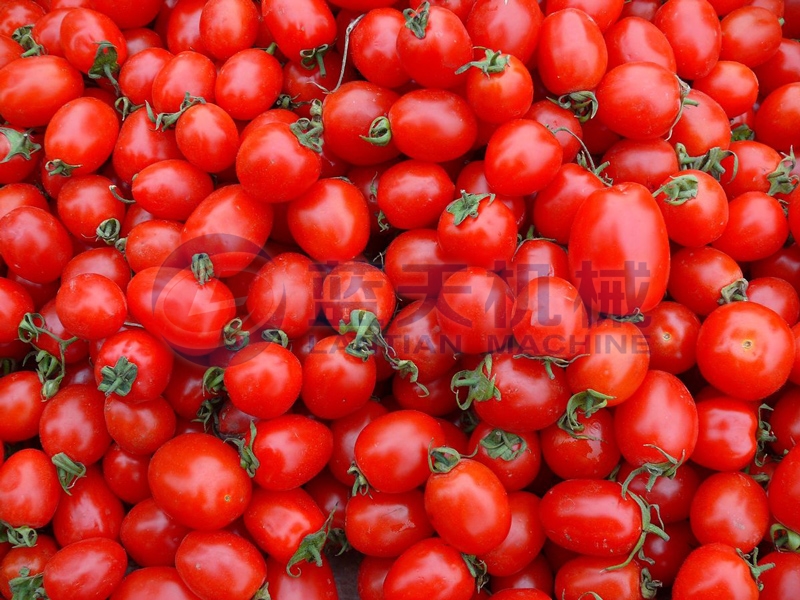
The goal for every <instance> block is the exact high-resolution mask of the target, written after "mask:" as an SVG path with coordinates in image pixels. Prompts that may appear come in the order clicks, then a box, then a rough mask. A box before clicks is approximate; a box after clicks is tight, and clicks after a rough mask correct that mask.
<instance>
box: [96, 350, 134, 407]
mask: <svg viewBox="0 0 800 600" xmlns="http://www.w3.org/2000/svg"><path fill="white" fill-rule="evenodd" d="M138 373H139V367H138V366H137V365H136V363H133V362H130V361H129V360H128V358H127V357H125V356H120V357H119V358H118V359H117V362H116V364H115V365H114V366H113V367H112V366H109V365H106V366H105V367H103V368H102V369H100V375H101V376H102V380H101V381H100V384H99V385H98V386H97V389H98V390H100V391H101V392H103V393H104V394H105V395H106V396H110V395H111V394H116V395H117V396H122V397H124V396H127V395H128V394H130V392H131V388H132V387H133V383H134V381H136V376H137V374H138Z"/></svg>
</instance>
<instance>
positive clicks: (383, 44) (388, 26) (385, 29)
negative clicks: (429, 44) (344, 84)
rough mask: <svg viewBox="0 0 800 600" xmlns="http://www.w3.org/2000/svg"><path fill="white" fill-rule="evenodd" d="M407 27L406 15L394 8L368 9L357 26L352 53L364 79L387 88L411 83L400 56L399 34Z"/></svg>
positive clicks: (352, 40) (354, 30)
mask: <svg viewBox="0 0 800 600" xmlns="http://www.w3.org/2000/svg"><path fill="white" fill-rule="evenodd" d="M404 26H405V19H404V18H403V13H402V12H400V11H399V10H397V9H396V8H392V7H385V8H384V7H380V8H373V9H371V10H369V11H368V12H367V13H366V14H365V15H364V18H363V19H362V20H361V21H360V22H359V23H358V24H357V25H356V26H355V29H353V32H352V34H351V36H350V51H351V53H352V57H353V64H354V65H355V67H356V68H357V69H358V72H359V73H361V74H362V75H363V76H364V79H366V80H367V81H369V82H372V83H374V84H376V85H381V86H384V87H387V88H397V87H399V86H401V85H403V84H405V83H408V81H409V79H410V77H409V75H408V73H406V72H405V69H403V66H402V65H401V64H400V58H399V56H398V55H397V34H398V33H399V32H400V30H401V29H402V28H403V27H404Z"/></svg>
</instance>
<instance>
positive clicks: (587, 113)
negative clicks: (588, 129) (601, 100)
mask: <svg viewBox="0 0 800 600" xmlns="http://www.w3.org/2000/svg"><path fill="white" fill-rule="evenodd" d="M550 101H551V102H555V103H556V104H557V105H558V106H560V107H561V108H563V109H565V110H568V111H570V112H571V113H572V114H574V115H575V118H576V119H578V121H580V122H581V123H586V121H588V120H589V119H593V118H594V116H595V115H596V114H597V108H598V106H599V104H598V102H597V96H595V95H594V92H590V91H582V92H571V93H569V94H564V95H562V96H559V97H558V98H556V99H553V98H550Z"/></svg>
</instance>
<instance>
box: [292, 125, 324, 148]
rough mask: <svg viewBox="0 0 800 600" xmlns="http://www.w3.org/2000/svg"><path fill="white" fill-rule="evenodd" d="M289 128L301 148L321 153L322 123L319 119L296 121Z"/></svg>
mask: <svg viewBox="0 0 800 600" xmlns="http://www.w3.org/2000/svg"><path fill="white" fill-rule="evenodd" d="M289 128H290V129H291V130H292V133H294V135H295V137H296V138H297V141H298V142H299V143H300V145H301V146H303V147H305V148H308V149H309V150H313V151H314V152H317V153H320V152H322V121H321V120H319V119H305V118H303V119H298V120H297V121H295V122H294V123H292V124H291V125H289Z"/></svg>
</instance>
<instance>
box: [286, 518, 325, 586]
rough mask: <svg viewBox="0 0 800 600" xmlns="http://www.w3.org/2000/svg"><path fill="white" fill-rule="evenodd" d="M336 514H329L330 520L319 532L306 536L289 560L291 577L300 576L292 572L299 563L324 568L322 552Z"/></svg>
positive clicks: (288, 569)
mask: <svg viewBox="0 0 800 600" xmlns="http://www.w3.org/2000/svg"><path fill="white" fill-rule="evenodd" d="M335 513H336V509H334V510H332V511H331V512H330V513H329V514H328V518H327V519H325V523H324V524H323V525H322V527H321V528H320V529H319V530H318V531H315V532H313V533H309V534H308V535H306V536H305V537H304V538H303V541H302V542H300V546H299V547H298V548H297V551H296V552H295V553H294V554H293V555H292V557H291V558H290V559H289V562H288V563H286V573H287V574H288V575H289V576H290V577H299V576H300V572H299V571H297V572H295V571H293V570H292V567H294V566H295V565H296V564H298V563H301V562H309V563H314V564H315V565H317V566H318V567H321V566H322V550H323V548H324V547H325V543H326V542H327V541H328V536H329V534H330V530H331V523H333V516H334V514H335Z"/></svg>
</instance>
